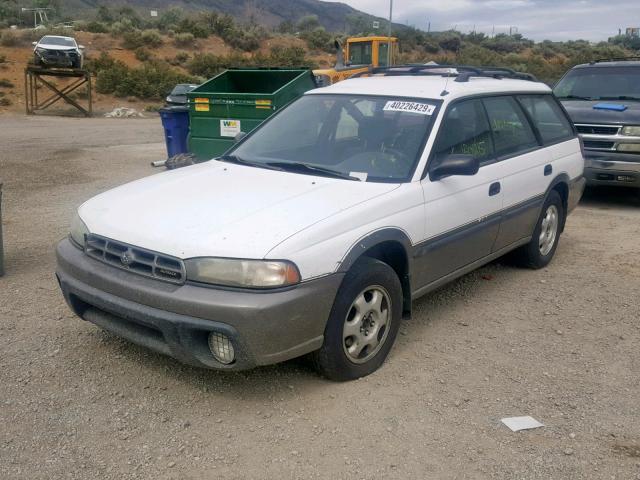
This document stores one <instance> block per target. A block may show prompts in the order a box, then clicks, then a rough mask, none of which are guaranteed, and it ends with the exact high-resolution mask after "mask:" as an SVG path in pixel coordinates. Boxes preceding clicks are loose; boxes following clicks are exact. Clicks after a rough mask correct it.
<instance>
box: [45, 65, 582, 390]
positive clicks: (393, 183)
mask: <svg viewBox="0 0 640 480" xmlns="http://www.w3.org/2000/svg"><path fill="white" fill-rule="evenodd" d="M510 77H511V78H510ZM513 77H520V76H518V75H515V76H514V75H510V74H509V73H508V72H501V73H496V72H491V71H486V70H481V69H471V68H463V69H458V70H446V69H445V70H443V69H440V70H438V69H433V68H430V67H395V68H388V69H381V70H376V71H374V72H373V74H372V75H370V76H368V77H363V78H353V79H349V80H346V81H344V82H341V83H338V84H336V85H332V86H329V87H326V88H320V89H316V90H312V91H310V92H308V93H307V94H305V95H303V96H302V97H301V98H299V99H298V100H296V101H294V102H292V103H291V104H290V105H289V106H287V107H286V108H284V109H282V110H281V111H280V112H278V113H276V114H275V115H273V116H272V117H271V118H270V119H269V120H267V121H266V122H265V123H263V124H262V125H261V126H260V127H259V128H257V129H256V130H254V131H253V132H252V133H250V134H249V135H247V136H245V137H244V138H242V139H241V140H239V141H238V142H237V143H236V144H235V145H234V146H233V147H232V148H231V149H230V150H229V151H228V152H226V154H225V155H223V156H221V157H219V158H216V159H214V160H211V161H209V162H205V163H200V164H196V165H193V166H189V167H185V168H182V169H178V170H172V171H168V172H165V173H161V174H158V175H152V176H150V177H147V178H143V179H141V180H137V181H134V182H131V183H128V184H126V185H123V186H120V187H118V188H114V189H113V190H110V191H107V192H105V193H102V194H100V195H97V196H96V197H94V198H92V199H90V200H89V201H87V202H86V203H84V204H83V205H82V206H80V207H79V209H78V212H77V215H76V217H75V219H74V220H73V222H72V227H71V232H70V235H69V236H68V238H66V239H64V240H62V241H61V242H60V244H59V245H58V247H57V277H58V280H59V283H60V286H61V289H62V292H63V294H64V297H65V299H66V301H67V303H68V304H69V305H70V307H71V308H72V309H73V311H74V312H75V313H76V314H77V315H78V316H79V317H81V318H83V319H84V320H87V321H90V322H93V323H95V324H97V325H98V326H100V327H102V328H104V329H106V330H108V331H111V332H114V333H115V334H117V335H120V336H122V337H124V338H127V339H129V340H130V341H132V342H135V343H138V344H141V345H143V346H146V347H148V348H151V349H153V350H156V351H158V352H161V353H163V354H166V355H170V356H172V357H174V358H176V359H178V360H180V361H182V362H185V363H188V364H192V365H197V366H201V367H207V368H213V369H219V370H241V369H247V368H251V367H254V366H258V365H266V364H273V363H276V362H281V361H284V360H287V359H291V358H294V357H299V356H302V355H306V354H310V356H311V358H312V359H313V362H314V364H315V365H316V367H317V369H318V371H319V372H320V373H321V374H322V375H324V376H326V377H327V378H330V379H334V380H349V379H354V378H358V377H361V376H364V375H368V374H370V373H371V372H373V371H375V370H376V369H377V368H379V367H380V365H381V364H382V363H383V362H384V360H385V358H386V357H387V355H388V354H389V351H390V350H391V347H392V346H393V343H394V340H395V338H396V334H397V332H398V328H399V326H400V322H402V320H403V318H406V317H408V316H409V315H410V314H411V303H412V301H413V300H414V299H416V298H417V297H420V296H421V295H423V294H425V293H427V292H429V291H431V290H433V289H435V288H437V287H439V286H441V285H443V284H445V283H446V282H449V281H451V280H452V279H454V278H456V277H459V276H461V275H464V274H465V273H467V272H469V271H471V270H473V269H475V268H478V267H479V266H481V265H483V264H486V263H487V262H490V261H492V260H494V259H496V258H497V257H500V256H502V255H504V254H506V253H507V252H511V251H514V252H513V256H514V258H516V259H517V260H519V262H520V263H521V264H522V265H523V266H526V267H530V268H541V267H544V266H546V265H547V264H548V263H549V262H550V261H551V259H552V258H553V255H554V253H555V251H556V248H557V246H558V241H559V239H560V234H561V233H562V231H563V229H564V226H565V220H566V218H567V215H568V213H569V212H571V210H572V209H573V208H574V207H575V206H576V204H577V203H578V201H579V199H580V197H581V195H582V191H583V188H584V183H585V181H584V179H583V166H584V160H583V155H582V151H581V144H580V141H579V139H578V136H577V134H576V131H575V130H574V127H573V126H572V124H571V122H570V121H569V119H568V117H567V114H566V112H565V111H564V109H563V108H562V106H561V105H560V104H559V102H558V101H557V100H556V99H555V97H554V96H553V95H552V93H551V90H550V89H549V88H548V87H547V86H546V85H544V84H542V83H539V82H536V81H531V80H525V79H521V77H520V78H513Z"/></svg>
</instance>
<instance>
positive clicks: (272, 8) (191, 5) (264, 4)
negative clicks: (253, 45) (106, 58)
mask: <svg viewBox="0 0 640 480" xmlns="http://www.w3.org/2000/svg"><path fill="white" fill-rule="evenodd" d="M99 5H107V6H109V7H110V8H113V7H116V6H123V5H128V6H131V7H133V8H135V9H137V10H139V11H140V13H141V14H144V15H145V16H146V15H149V13H148V11H149V10H152V9H153V10H159V11H160V12H161V11H162V10H163V9H166V8H170V7H179V8H183V9H185V10H186V11H192V12H193V11H198V10H209V11H211V10H213V11H216V12H221V13H227V14H230V15H233V16H234V17H235V18H236V19H238V20H239V21H245V22H248V21H249V20H250V19H253V20H254V21H255V22H257V23H259V24H261V25H265V26H270V27H274V26H277V25H278V24H280V23H281V22H283V21H285V20H289V21H292V22H296V21H298V20H299V19H300V18H301V17H303V16H305V15H317V16H318V19H319V21H320V24H321V25H322V26H323V27H325V28H326V29H327V30H329V31H344V30H345V29H346V25H347V21H346V17H347V15H356V16H361V17H363V18H364V19H366V20H367V21H373V20H380V19H379V18H377V17H374V16H372V15H369V14H367V13H364V12H361V11H359V10H356V9H355V8H352V7H350V6H349V5H346V4H344V3H340V2H324V1H320V0H128V1H120V0H116V1H110V2H105V1H99V0H67V1H65V2H64V3H63V8H64V10H65V13H67V14H76V15H77V14H78V13H80V14H87V13H90V12H91V11H95V9H96V8H97V7H98V6H99Z"/></svg>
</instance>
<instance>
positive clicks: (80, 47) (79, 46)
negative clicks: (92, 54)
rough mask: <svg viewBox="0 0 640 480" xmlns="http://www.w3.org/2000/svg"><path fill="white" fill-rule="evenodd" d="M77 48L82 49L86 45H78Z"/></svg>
mask: <svg viewBox="0 0 640 480" xmlns="http://www.w3.org/2000/svg"><path fill="white" fill-rule="evenodd" d="M78 48H79V49H80V50H84V49H85V48H86V47H85V46H84V45H78Z"/></svg>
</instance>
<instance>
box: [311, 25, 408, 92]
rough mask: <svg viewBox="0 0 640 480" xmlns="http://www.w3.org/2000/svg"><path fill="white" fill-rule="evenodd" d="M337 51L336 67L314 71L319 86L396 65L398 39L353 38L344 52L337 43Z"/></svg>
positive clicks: (348, 41)
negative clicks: (377, 68)
mask: <svg viewBox="0 0 640 480" xmlns="http://www.w3.org/2000/svg"><path fill="white" fill-rule="evenodd" d="M389 46H391V55H389ZM336 50H337V52H338V58H337V61H336V66H335V67H333V68H324V69H318V70H314V71H313V74H314V75H315V77H316V83H317V84H318V86H321V87H325V86H327V85H331V84H333V83H336V82H340V81H341V80H345V79H347V78H349V77H350V76H351V75H354V74H356V73H361V72H366V71H367V70H369V69H370V68H372V67H386V66H389V64H390V65H394V64H395V63H396V59H397V58H398V53H399V52H398V39H397V38H396V37H352V38H349V39H347V43H346V45H345V47H344V50H343V49H342V46H341V45H340V44H339V43H338V42H337V41H336ZM345 59H346V62H345Z"/></svg>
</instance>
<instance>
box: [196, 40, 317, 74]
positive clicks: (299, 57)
mask: <svg viewBox="0 0 640 480" xmlns="http://www.w3.org/2000/svg"><path fill="white" fill-rule="evenodd" d="M300 66H307V67H309V68H313V67H314V66H315V65H314V64H313V61H311V60H310V59H308V58H306V57H305V50H304V48H302V47H273V48H272V49H271V52H270V53H269V55H260V54H258V55H252V56H250V57H245V56H243V55H240V54H237V53H232V54H230V55H213V54H211V53H199V54H196V55H194V57H193V58H192V59H191V60H189V62H188V63H187V65H186V68H187V70H188V71H189V73H191V74H192V75H197V76H199V77H203V78H211V77H213V76H215V75H217V74H218V73H220V72H222V71H223V70H226V69H227V68H233V67H300Z"/></svg>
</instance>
